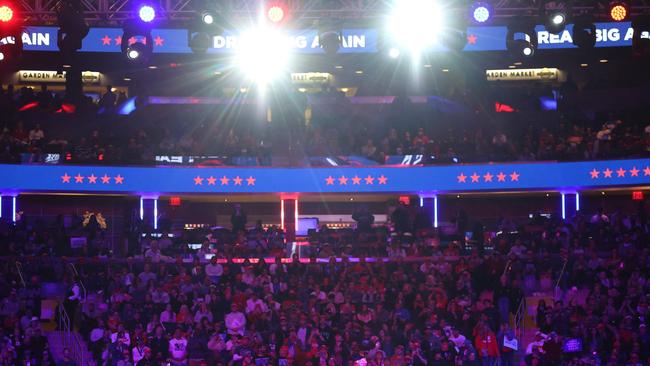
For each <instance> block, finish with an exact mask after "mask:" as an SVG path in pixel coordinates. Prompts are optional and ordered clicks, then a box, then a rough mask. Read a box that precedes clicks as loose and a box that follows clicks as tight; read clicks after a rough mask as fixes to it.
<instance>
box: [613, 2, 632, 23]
mask: <svg viewBox="0 0 650 366" xmlns="http://www.w3.org/2000/svg"><path fill="white" fill-rule="evenodd" d="M629 13H630V12H629V7H628V5H627V4H626V3H624V2H622V1H616V2H613V3H611V4H610V7H609V15H610V17H611V18H612V20H613V21H615V22H622V21H624V20H625V19H626V18H627V16H628V14H629Z"/></svg>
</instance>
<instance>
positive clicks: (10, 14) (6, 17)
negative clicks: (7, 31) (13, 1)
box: [0, 5, 14, 23]
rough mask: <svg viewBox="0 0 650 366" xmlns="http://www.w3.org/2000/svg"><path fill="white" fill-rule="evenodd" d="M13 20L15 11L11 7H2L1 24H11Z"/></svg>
mask: <svg viewBox="0 0 650 366" xmlns="http://www.w3.org/2000/svg"><path fill="white" fill-rule="evenodd" d="M13 18H14V10H13V9H12V8H11V7H9V6H7V5H2V6H0V22H2V23H7V22H10V21H11V20H12V19H13Z"/></svg>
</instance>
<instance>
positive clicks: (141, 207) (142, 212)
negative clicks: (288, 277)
mask: <svg viewBox="0 0 650 366" xmlns="http://www.w3.org/2000/svg"><path fill="white" fill-rule="evenodd" d="M143 219H144V199H143V198H140V220H143Z"/></svg>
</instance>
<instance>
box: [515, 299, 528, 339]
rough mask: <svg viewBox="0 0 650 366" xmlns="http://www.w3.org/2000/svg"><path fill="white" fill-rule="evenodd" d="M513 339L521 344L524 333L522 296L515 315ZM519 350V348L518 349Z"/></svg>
mask: <svg viewBox="0 0 650 366" xmlns="http://www.w3.org/2000/svg"><path fill="white" fill-rule="evenodd" d="M514 320H515V338H516V339H517V341H518V342H520V343H521V342H523V340H524V332H525V331H526V297H525V296H522V297H521V301H520V302H519V306H518V307H517V312H516V313H515V319H514ZM519 348H520V349H521V347H519Z"/></svg>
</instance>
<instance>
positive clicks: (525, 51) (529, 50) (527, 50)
mask: <svg viewBox="0 0 650 366" xmlns="http://www.w3.org/2000/svg"><path fill="white" fill-rule="evenodd" d="M521 53H522V54H523V55H524V56H526V57H530V56H532V55H533V54H534V53H535V50H534V49H533V47H531V46H525V47H524V48H523V49H522V50H521Z"/></svg>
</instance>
